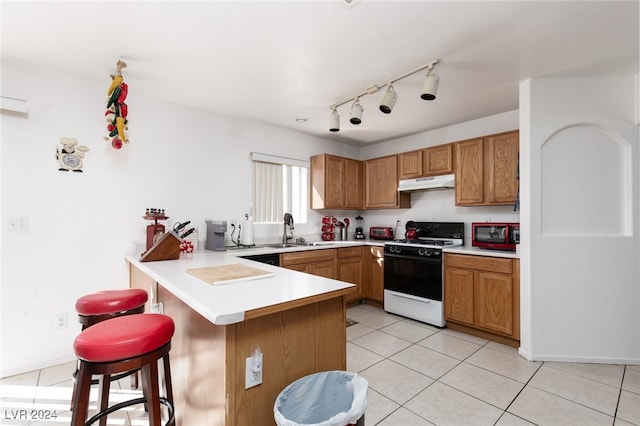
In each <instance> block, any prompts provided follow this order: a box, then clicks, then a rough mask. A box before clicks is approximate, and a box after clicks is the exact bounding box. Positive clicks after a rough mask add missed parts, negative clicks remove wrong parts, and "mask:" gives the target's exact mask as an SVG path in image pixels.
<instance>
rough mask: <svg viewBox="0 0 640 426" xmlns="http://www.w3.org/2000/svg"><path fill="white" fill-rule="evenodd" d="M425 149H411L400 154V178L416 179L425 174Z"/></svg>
mask: <svg viewBox="0 0 640 426" xmlns="http://www.w3.org/2000/svg"><path fill="white" fill-rule="evenodd" d="M423 151H424V150H419V151H411V152H404V153H402V154H398V179H399V180H402V179H415V178H418V177H421V176H423V173H422V170H423V169H422V163H423V160H422V157H423Z"/></svg>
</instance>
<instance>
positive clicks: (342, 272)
mask: <svg viewBox="0 0 640 426" xmlns="http://www.w3.org/2000/svg"><path fill="white" fill-rule="evenodd" d="M337 250H338V256H337V257H338V260H337V272H338V279H339V280H340V281H345V282H348V283H351V284H355V285H356V286H355V287H354V288H353V289H352V290H351V291H350V292H349V294H347V303H351V302H356V301H359V300H360V299H362V250H363V247H345V248H339V249H337Z"/></svg>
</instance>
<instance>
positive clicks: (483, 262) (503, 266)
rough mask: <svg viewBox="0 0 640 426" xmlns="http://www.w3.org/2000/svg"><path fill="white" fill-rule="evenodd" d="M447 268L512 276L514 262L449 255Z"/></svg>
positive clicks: (497, 258) (495, 258)
mask: <svg viewBox="0 0 640 426" xmlns="http://www.w3.org/2000/svg"><path fill="white" fill-rule="evenodd" d="M447 266H457V267H459V268H467V269H475V270H481V271H491V272H500V273H503V274H511V273H512V272H513V261H512V260H511V259H507V258H502V257H491V256H470V255H466V254H452V253H447Z"/></svg>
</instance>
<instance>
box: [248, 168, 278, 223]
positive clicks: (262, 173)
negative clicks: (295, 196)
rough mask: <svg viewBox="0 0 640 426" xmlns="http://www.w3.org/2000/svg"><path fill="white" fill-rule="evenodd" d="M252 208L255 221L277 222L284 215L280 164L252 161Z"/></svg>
mask: <svg viewBox="0 0 640 426" xmlns="http://www.w3.org/2000/svg"><path fill="white" fill-rule="evenodd" d="M253 165H254V173H255V175H254V176H255V179H254V182H255V186H254V197H253V198H254V202H253V205H254V208H255V218H254V220H255V221H256V222H279V221H281V220H282V217H283V216H284V184H283V173H282V164H273V163H263V162H261V161H254V163H253Z"/></svg>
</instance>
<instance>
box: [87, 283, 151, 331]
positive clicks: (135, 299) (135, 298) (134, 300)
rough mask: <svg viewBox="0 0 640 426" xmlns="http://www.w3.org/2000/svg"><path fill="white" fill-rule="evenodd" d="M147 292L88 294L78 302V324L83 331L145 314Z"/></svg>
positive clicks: (136, 289)
mask: <svg viewBox="0 0 640 426" xmlns="http://www.w3.org/2000/svg"><path fill="white" fill-rule="evenodd" d="M148 298H149V297H148V296H147V292H146V291H144V290H142V289H139V288H128V289H123V290H105V291H99V292H97V293H92V294H87V295H86V296H82V297H80V298H79V299H78V300H77V301H76V312H77V313H78V322H79V323H80V324H82V329H83V330H84V329H86V328H87V327H91V326H92V325H94V324H97V323H99V322H100V321H104V320H108V319H111V318H114V317H119V316H122V315H131V314H141V313H143V312H144V304H145V303H147V300H148Z"/></svg>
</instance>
